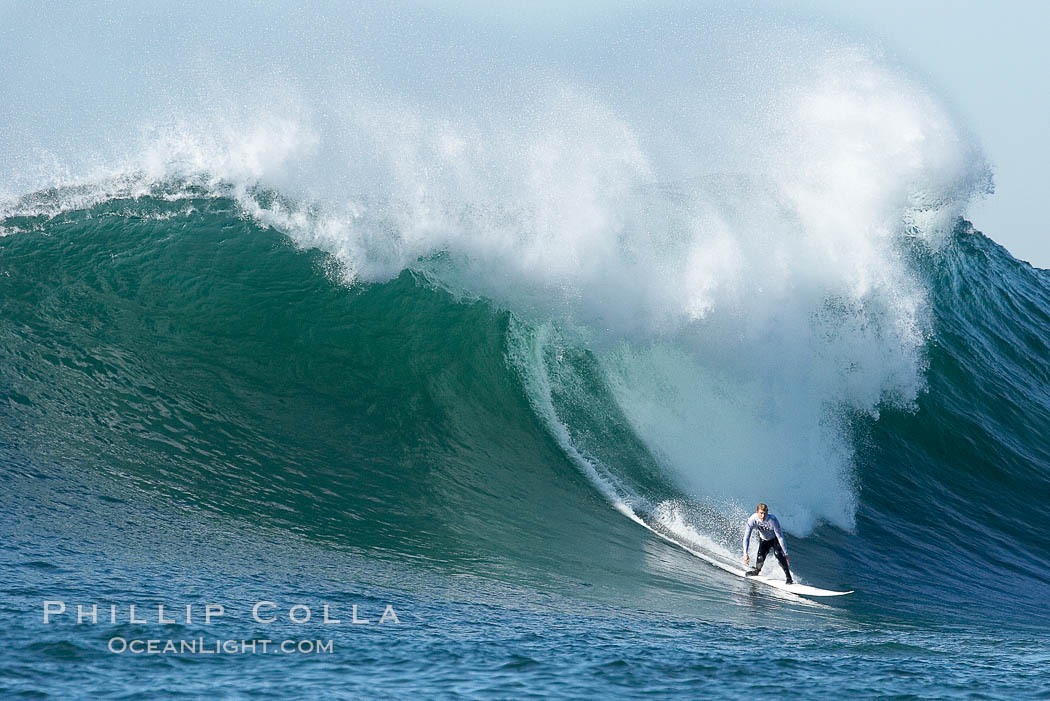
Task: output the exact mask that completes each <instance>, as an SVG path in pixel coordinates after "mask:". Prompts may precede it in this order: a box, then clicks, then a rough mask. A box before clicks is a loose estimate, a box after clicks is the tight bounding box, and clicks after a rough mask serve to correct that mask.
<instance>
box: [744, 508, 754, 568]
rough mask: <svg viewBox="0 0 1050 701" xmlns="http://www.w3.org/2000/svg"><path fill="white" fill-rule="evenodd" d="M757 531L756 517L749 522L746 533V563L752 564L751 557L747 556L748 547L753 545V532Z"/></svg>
mask: <svg viewBox="0 0 1050 701" xmlns="http://www.w3.org/2000/svg"><path fill="white" fill-rule="evenodd" d="M754 529H755V517H754V516H752V517H751V518H749V519H748V520H747V529H746V530H745V531H744V562H750V561H751V556H750V555H748V554H747V547H748V546H749V545H750V544H751V531H753V530H754Z"/></svg>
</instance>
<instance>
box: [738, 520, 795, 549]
mask: <svg viewBox="0 0 1050 701" xmlns="http://www.w3.org/2000/svg"><path fill="white" fill-rule="evenodd" d="M756 528H757V529H758V537H759V538H761V539H762V540H772V539H773V538H776V539H777V540H779V541H780V547H782V548H783V549H784V555H787V552H788V549H787V545H786V544H785V543H784V534H783V533H781V532H780V521H778V520H777V517H776V516H774V515H773V514H766V518H765V519H760V518H759V517H758V514H751V518H749V519H748V520H747V530H746V531H745V532H744V552H745V553H747V546H748V545H749V544H750V543H751V531H753V530H755V529H756Z"/></svg>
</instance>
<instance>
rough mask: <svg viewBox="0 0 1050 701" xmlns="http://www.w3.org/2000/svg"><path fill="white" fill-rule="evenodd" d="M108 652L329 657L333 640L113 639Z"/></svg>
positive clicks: (110, 641) (119, 653)
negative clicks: (273, 654)
mask: <svg viewBox="0 0 1050 701" xmlns="http://www.w3.org/2000/svg"><path fill="white" fill-rule="evenodd" d="M108 647H109V651H110V652H113V653H116V654H118V655H121V654H124V653H131V654H133V655H257V654H263V655H266V654H270V653H278V654H284V655H294V654H300V655H330V654H332V651H333V644H332V641H331V640H265V639H263V640H206V639H204V638H196V639H191V640H171V639H169V640H140V639H137V638H135V639H132V640H126V639H125V638H120V637H116V638H110V639H109V646H108Z"/></svg>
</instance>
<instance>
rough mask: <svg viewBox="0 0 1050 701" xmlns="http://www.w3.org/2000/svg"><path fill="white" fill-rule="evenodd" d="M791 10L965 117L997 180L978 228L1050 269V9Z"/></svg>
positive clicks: (886, 1)
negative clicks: (900, 69) (910, 73)
mask: <svg viewBox="0 0 1050 701" xmlns="http://www.w3.org/2000/svg"><path fill="white" fill-rule="evenodd" d="M779 6H780V7H781V8H782V10H784V11H786V12H789V13H791V14H795V15H797V16H799V17H800V18H812V19H813V20H814V21H816V22H823V23H827V24H828V25H829V26H831V27H833V28H836V29H839V30H840V31H842V32H845V33H846V34H849V35H853V36H857V37H858V38H860V39H862V40H865V41H867V42H869V43H877V44H880V45H881V46H883V47H884V49H885V50H886V53H887V55H888V56H889V57H891V58H893V59H896V60H897V61H899V62H900V63H902V64H904V65H905V66H908V67H909V68H911V69H912V70H914V71H915V72H916V73H917V74H918V75H919V76H920V78H921V79H922V80H923V82H925V83H926V84H927V85H930V86H931V87H932V88H933V89H934V90H935V91H936V92H937V93H939V94H940V96H941V97H942V98H943V99H944V100H945V101H946V102H947V103H948V104H950V105H952V106H953V107H954V109H955V112H956V114H957V115H958V116H959V118H960V119H961V120H962V121H963V122H964V123H965V124H967V125H968V126H969V127H970V129H971V130H972V132H973V133H974V134H975V135H976V137H977V139H978V141H979V142H980V143H981V145H982V147H983V149H984V153H985V155H986V156H987V158H988V160H989V162H990V163H991V165H992V168H993V170H994V173H995V188H996V192H995V194H994V195H991V196H990V197H988V198H986V199H985V200H983V201H979V202H975V203H974V204H973V205H972V206H971V208H970V212H969V214H968V218H969V219H970V220H971V221H973V223H974V225H975V226H976V227H977V228H978V229H980V230H981V231H983V232H984V233H985V234H986V235H988V236H989V237H991V238H992V239H994V240H995V241H997V242H999V243H1000V244H1002V245H1003V246H1006V248H1007V249H1009V251H1010V252H1011V253H1012V254H1013V255H1014V256H1015V257H1017V258H1020V259H1022V260H1027V261H1028V262H1030V263H1032V264H1033V265H1035V266H1037V267H1041V268H1050V224H1048V216H1047V211H1046V210H1047V204H1048V200H1050V173H1048V170H1047V169H1048V168H1050V41H1048V35H1050V2H1047V1H1043V0H1000V1H997V2H992V1H991V0H983V1H980V0H850V1H849V2H839V1H837V0H784V2H782V3H779Z"/></svg>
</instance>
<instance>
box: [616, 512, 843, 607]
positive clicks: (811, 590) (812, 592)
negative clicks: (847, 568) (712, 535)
mask: <svg viewBox="0 0 1050 701" xmlns="http://www.w3.org/2000/svg"><path fill="white" fill-rule="evenodd" d="M621 511H623V513H625V514H627V516H628V518H630V519H631V520H632V521H634V522H635V523H638V524H639V525H641V526H643V527H644V528H646V529H647V530H649V531H652V532H653V533H655V534H656V535H658V536H660V537H661V538H663V539H664V540H666V541H667V542H668V543H671V544H673V545H677V546H678V547H680V548H681V549H682V550H685V551H686V552H687V553H689V554H690V555H693V556H695V557H698V558H700V559H701V560H703V561H704V562H709V563H711V564H712V565H714V566H715V567H717V568H718V569H720V570H725V571H726V572H729V573H730V574H735V575H736V576H737V577H742V578H743V579H746V580H748V581H750V582H758V583H760V584H765V585H766V586H770V587H773V588H774V589H780V590H781V591H787V592H791V593H792V594H798V595H799V596H845V595H846V594H852V593H853V590H852V589H850V590H849V591H833V590H831V589H821V588H819V587H811V586H809V585H808V584H799V583H798V582H795V583H794V584H788V583H787V582H785V581H783V580H779V579H770V578H769V577H763V576H762V575H755V576H753V577H748V576H747V575H746V573H747V570H745V569H744V568H743V567H738V566H735V565H731V564H729V563H727V562H724V561H723V560H720V559H719V558H716V557H712V556H710V555H708V554H707V553H704V552H702V551H700V550H696V549H695V548H691V547H689V546H688V545H686V544H685V543H682V542H681V541H679V540H678V539H677V538H672V537H670V536H668V535H667V534H665V533H661V532H660V531H658V530H656V529H655V528H653V527H652V526H650V525H649V524H648V523H646V522H645V521H643V520H642V519H640V518H638V516H637V515H635V514H634V513H633V512H631V511H629V510H622V509H621Z"/></svg>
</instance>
